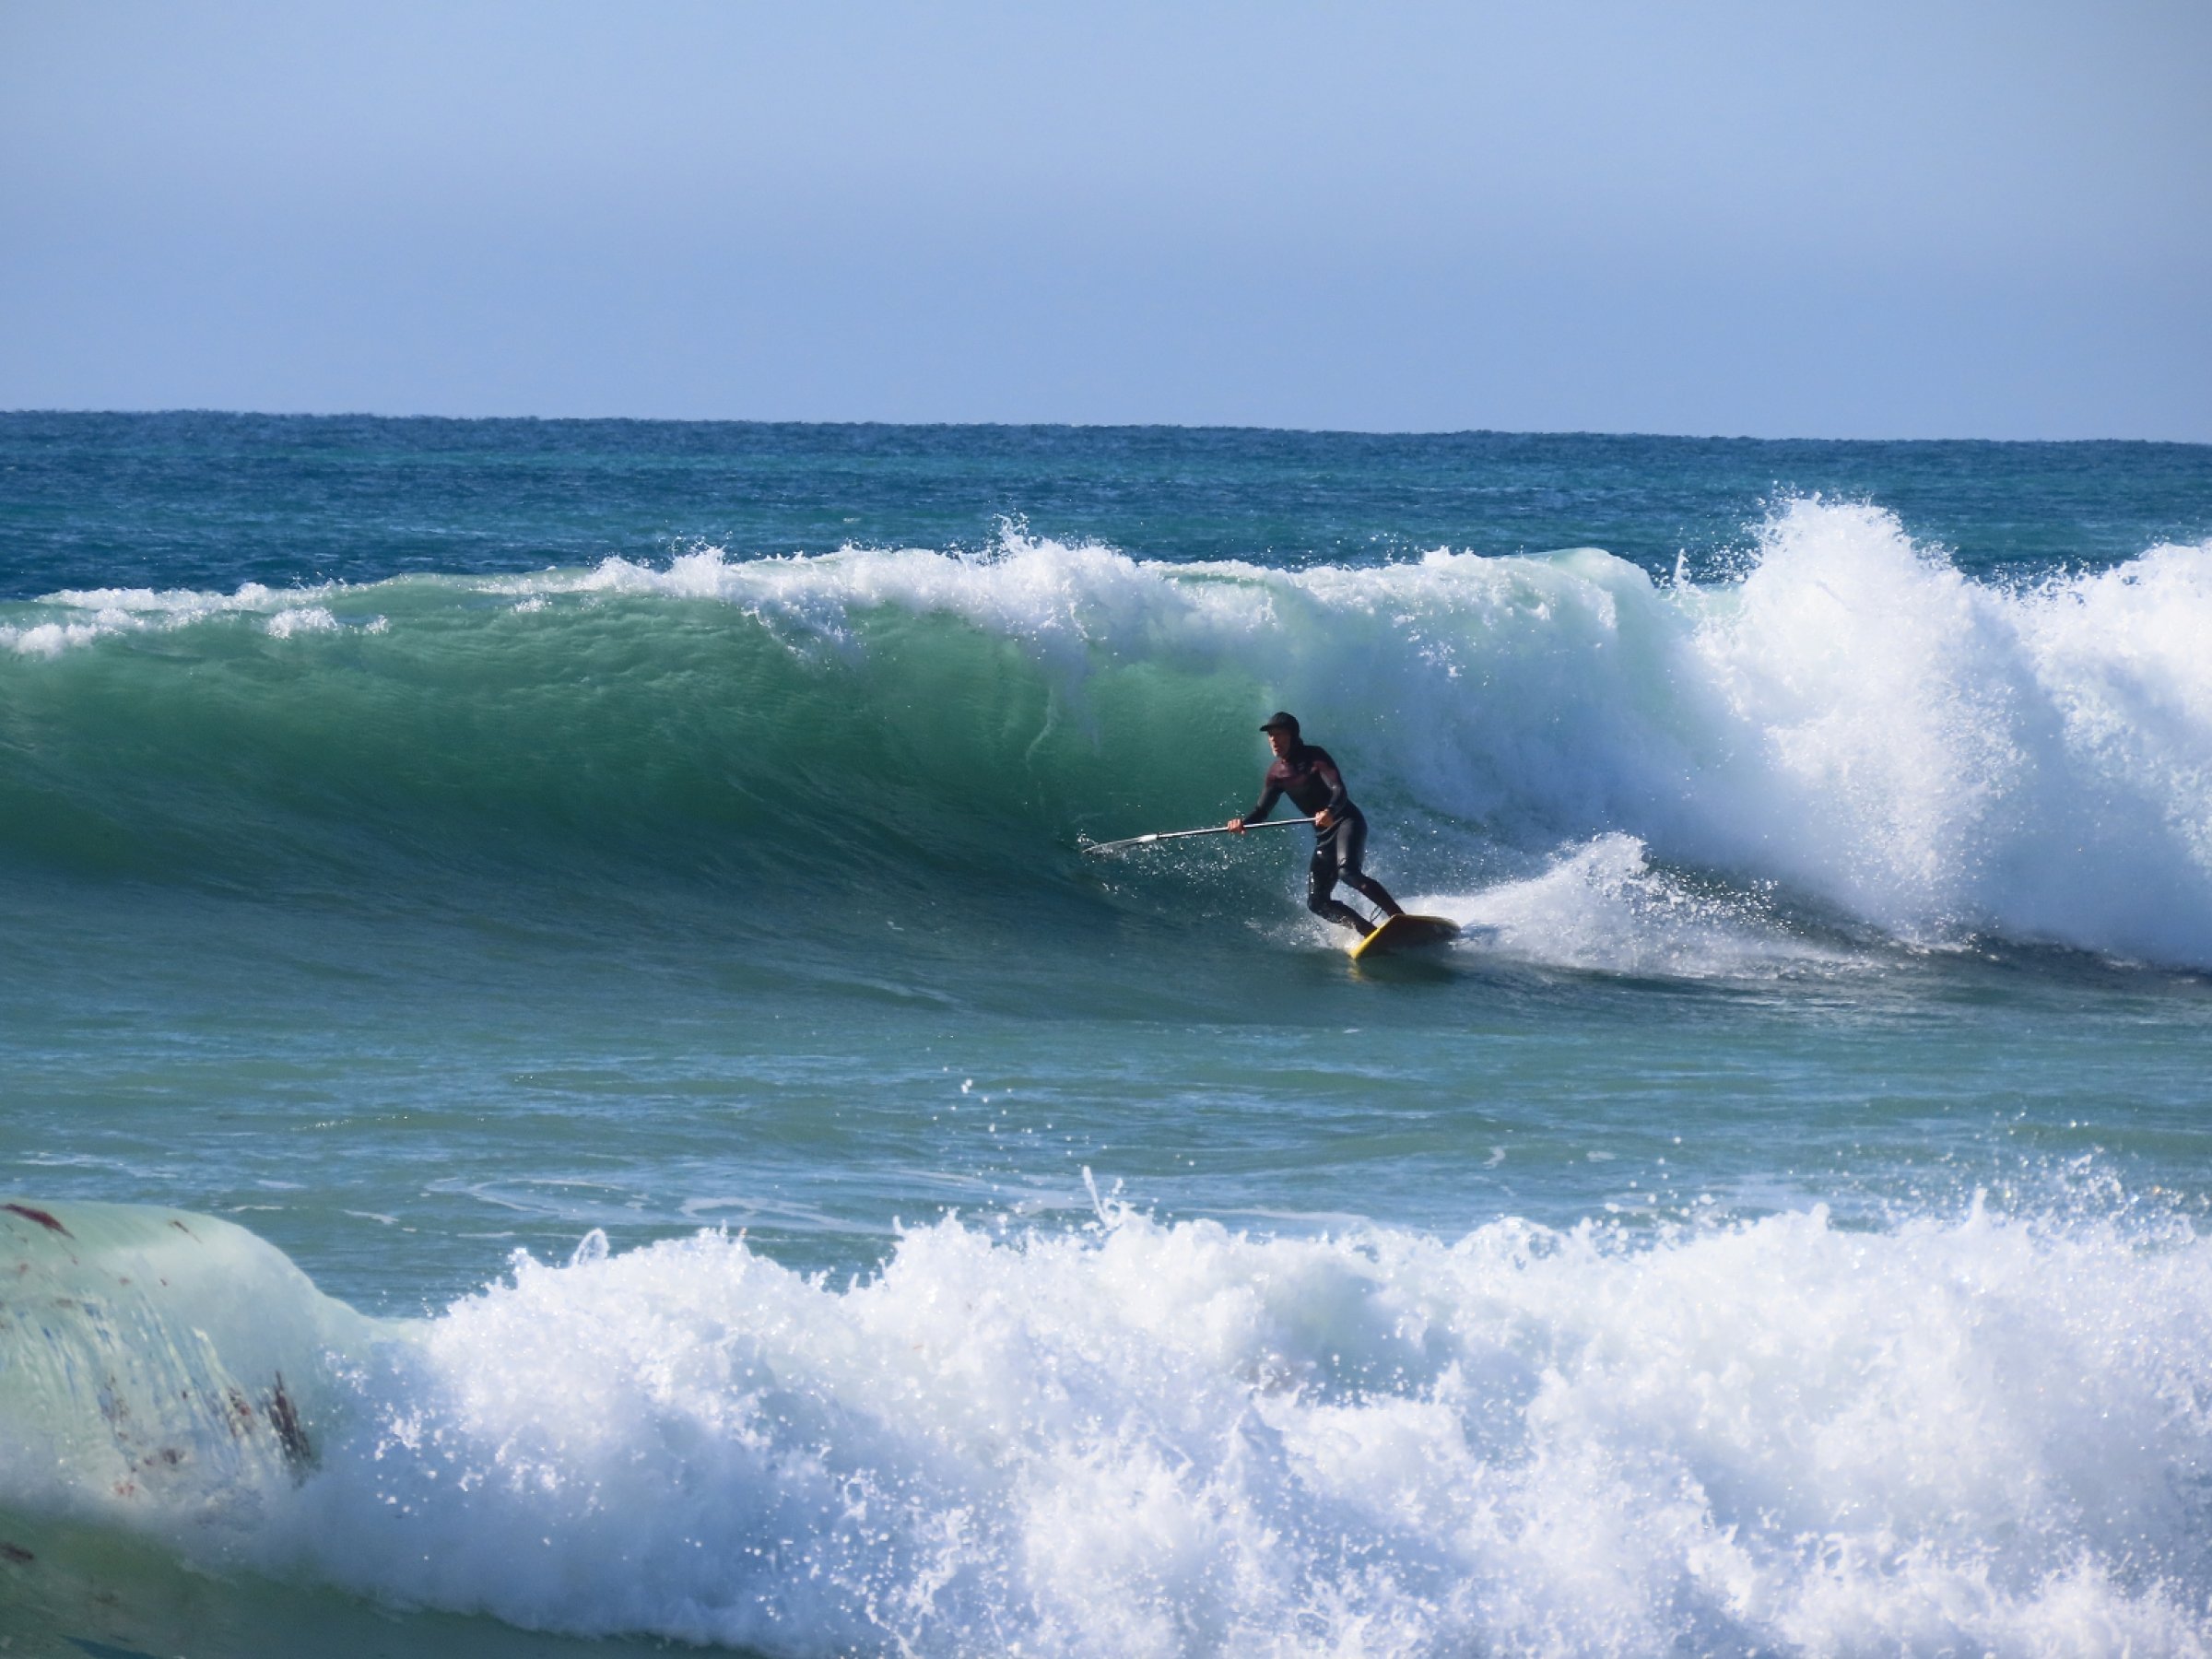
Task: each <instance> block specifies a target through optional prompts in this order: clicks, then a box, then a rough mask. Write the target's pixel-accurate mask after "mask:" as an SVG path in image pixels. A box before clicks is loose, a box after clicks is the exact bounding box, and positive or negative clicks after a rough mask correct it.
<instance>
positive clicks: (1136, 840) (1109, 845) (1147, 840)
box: [1083, 818, 1313, 853]
mask: <svg viewBox="0 0 2212 1659" xmlns="http://www.w3.org/2000/svg"><path fill="white" fill-rule="evenodd" d="M1312 821H1313V820H1312V818H1264V819H1262V820H1261V821H1260V822H1259V823H1256V824H1247V825H1245V826H1244V828H1245V829H1247V830H1288V829H1291V828H1293V827H1295V826H1297V825H1299V824H1310V823H1312ZM1237 833H1239V832H1238V831H1237V830H1231V829H1230V827H1229V826H1228V825H1227V824H1218V825H1216V826H1215V827H1214V828H1213V829H1211V830H1154V831H1153V832H1152V833H1151V834H1149V835H1133V836H1131V837H1130V838H1129V839H1128V840H1127V841H1100V842H1099V843H1098V844H1097V845H1096V846H1090V847H1086V848H1084V849H1083V851H1084V852H1086V853H1119V852H1120V851H1122V849H1123V848H1124V847H1148V846H1150V845H1151V844H1152V843H1153V842H1154V841H1188V840H1189V839H1190V838H1191V837H1192V836H1194V835H1235V834H1237Z"/></svg>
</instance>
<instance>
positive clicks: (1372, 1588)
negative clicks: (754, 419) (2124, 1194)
mask: <svg viewBox="0 0 2212 1659" xmlns="http://www.w3.org/2000/svg"><path fill="white" fill-rule="evenodd" d="M94 1207H97V1206H57V1207H56V1210H55V1213H56V1214H57V1216H58V1218H60V1219H62V1220H63V1221H65V1222H69V1223H72V1224H74V1221H75V1219H76V1213H77V1212H78V1211H79V1210H80V1209H86V1208H94ZM2123 1215H2124V1207H2121V1208H2112V1209H2110V1210H2107V1211H2106V1212H2104V1213H2085V1214H2077V1215H2075V1216H2072V1217H2070V1218H2056V1219H2053V1220H2049V1221H2046V1222H2042V1223H2035V1222H2030V1221H2027V1220H2021V1219H2006V1218H1998V1217H1995V1216H1993V1215H1990V1214H1987V1213H1985V1212H1983V1210H1982V1209H1980V1208H1979V1207H1978V1206H1977V1207H1975V1208H1973V1209H1971V1210H1970V1211H1968V1212H1967V1213H1965V1214H1963V1215H1956V1216H1952V1217H1949V1218H1919V1219H1914V1220H1907V1221H1903V1222H1901V1223H1900V1224H1898V1225H1896V1226H1895V1227H1893V1228H1892V1229H1891V1230H1888V1231H1886V1232H1881V1233H1864V1232H1857V1233H1854V1232H1843V1231H1839V1230H1836V1229H1835V1228H1834V1227H1832V1226H1831V1225H1830V1223H1829V1221H1828V1218H1827V1217H1826V1216H1825V1214H1824V1213H1823V1212H1821V1211H1819V1210H1818V1209H1816V1210H1813V1211H1810V1212H1806V1213H1802V1214H1794V1215H1783V1216H1777V1217H1772V1218H1767V1219H1763V1220H1759V1221H1756V1222H1751V1223H1747V1224H1738V1225H1716V1226H1712V1227H1709V1228H1705V1229H1701V1230H1687V1231H1680V1232H1674V1233H1668V1234H1664V1235H1661V1236H1657V1237H1649V1238H1645V1239H1644V1240H1642V1241H1635V1240H1631V1239H1629V1238H1627V1237H1625V1236H1623V1235H1620V1234H1617V1233H1612V1232H1607V1231H1606V1230H1599V1229H1595V1228H1592V1227H1587V1226H1585V1227H1583V1228H1579V1229H1576V1230H1570V1231H1566V1232H1558V1231H1551V1230H1545V1229H1542V1228H1538V1227H1534V1226H1531V1225H1528V1224H1525V1223H1520V1222H1511V1221H1508V1222H1500V1223H1498V1224H1495V1225H1492V1226H1488V1227H1485V1228H1483V1229H1480V1230H1477V1231H1476V1232H1474V1233H1472V1234H1470V1235H1468V1236H1467V1237H1465V1238H1464V1239H1462V1240H1460V1241H1457V1242H1455V1243H1447V1242H1444V1241H1438V1240H1434V1239H1430V1238H1427V1237H1424V1236H1420V1235H1416V1234H1409V1233H1405V1232H1400V1231H1393V1230H1373V1231H1369V1232H1365V1233H1361V1234H1359V1235H1357V1236H1355V1237H1350V1238H1347V1239H1342V1240H1325V1239H1324V1240H1305V1241H1286V1240H1254V1239H1250V1238H1245V1237H1241V1236H1239V1235H1235V1234H1231V1233H1230V1232H1228V1231H1225V1230H1223V1229H1221V1228H1220V1227H1218V1226H1217V1225H1214V1224H1211V1223H1206V1222H1194V1223H1186V1224H1180V1225H1175V1226H1162V1225H1159V1224H1156V1223H1154V1222H1151V1221H1148V1220H1147V1219H1145V1218H1142V1217H1138V1216H1135V1215H1131V1214H1128V1213H1126V1212H1122V1211H1112V1210H1110V1211H1109V1212H1108V1215H1107V1219H1106V1221H1105V1223H1104V1224H1103V1225H1101V1226H1099V1227H1094V1228H1092V1229H1090V1230H1087V1231H1084V1232H1081V1233H1073V1234H1057V1235H1039V1236H1034V1237H1030V1238H1026V1239H1021V1240H1018V1241H1008V1240H1006V1239H1005V1238H1003V1237H994V1236H993V1234H992V1233H991V1232H990V1231H989V1230H984V1229H978V1228H973V1227H964V1226H961V1225H959V1223H957V1222H953V1221H947V1222H945V1223H942V1224H940V1225H937V1226H935V1227H932V1228H928V1229H925V1230H918V1231H912V1232H909V1233H907V1234H906V1235H904V1237H903V1238H902V1239H901V1241H900V1244H899V1247H898V1250H897V1253H896V1254H895V1255H894V1256H893V1258H892V1259H891V1260H890V1261H889V1262H888V1264H887V1265H886V1266H885V1267H884V1269H883V1271H882V1272H881V1274H880V1275H879V1276H878V1277H875V1278H873V1279H869V1280H865V1281H858V1282H854V1283H852V1284H850V1285H846V1286H836V1285H832V1284H830V1283H826V1282H824V1281H822V1280H819V1279H808V1278H805V1277H800V1276H798V1275H795V1274H794V1273H791V1272H789V1271H787V1270H785V1269H783V1268H781V1267H779V1266H777V1265H774V1264H773V1263H771V1262H769V1261H767V1260H765V1259H763V1258H761V1257H759V1256H758V1255H756V1254H755V1253H752V1252H751V1251H750V1250H748V1249H747V1246H746V1244H745V1242H744V1241H742V1240H741V1239H733V1238H730V1237H727V1236H723V1235H717V1234H712V1233H702V1234H700V1235H698V1236H696V1237H694V1238H691V1239H688V1240H684V1241H671V1242H667V1243H663V1244H659V1245H655V1246H653V1247H651V1248H647V1249H642V1250H639V1251H635V1252H631V1253H626V1254H619V1255H617V1254H612V1253H608V1252H607V1251H606V1248H605V1244H604V1241H602V1240H599V1239H598V1238H597V1237H596V1236H595V1235H594V1238H592V1239H590V1240H587V1241H586V1243H585V1246H584V1247H583V1248H582V1249H580V1250H579V1252H578V1253H577V1255H576V1258H575V1259H574V1260H573V1261H572V1262H571V1263H570V1264H568V1265H565V1266H553V1265H543V1264H538V1263H535V1262H532V1261H529V1260H528V1259H527V1258H523V1259H520V1260H518V1262H517V1265H516V1269H515V1273H514V1277H513V1278H512V1280H511V1281H509V1282H506V1283H503V1284H501V1285H499V1286H495V1287H493V1288H489V1289H488V1290H487V1291H485V1292H484V1293H482V1294H481V1295H478V1296H476V1297H472V1298H469V1299H466V1300H464V1301H462V1302H459V1303H457V1304H455V1305H454V1306H453V1308H451V1309H450V1310H448V1311H447V1312H446V1313H445V1314H443V1315H442V1316H441V1317H440V1318H437V1319H435V1320H431V1321H428V1322H415V1323H402V1324H388V1325H383V1326H379V1327H377V1328H376V1329H375V1330H374V1331H373V1332H371V1333H370V1334H368V1335H359V1334H356V1335H345V1334H343V1333H340V1334H338V1336H337V1339H336V1340H335V1341H333V1342H332V1345H331V1346H330V1347H329V1348H328V1349H327V1350H326V1352H327V1354H328V1358H327V1359H325V1360H324V1363H323V1365H322V1367H321V1376H320V1379H319V1380H318V1381H317V1382H316V1383H315V1384H314V1387H313V1390H312V1397H313V1398H314V1399H315V1400H316V1401H317V1406H316V1408H315V1414H314V1417H313V1419H312V1422H310V1423H309V1424H308V1425H307V1429H308V1431H309V1432H311V1433H312V1436H313V1438H314V1444H315V1447H316V1452H315V1462H314V1465H313V1467H312V1470H311V1471H310V1472H308V1473H307V1474H306V1475H305V1477H304V1478H303V1479H301V1480H300V1482H299V1483H298V1484H297V1485H292V1484H289V1483H288V1482H282V1481H278V1482H273V1483H270V1485H269V1487H268V1488H267V1489H266V1493H265V1507H263V1508H256V1509H253V1510H250V1511H241V1510H239V1509H236V1508H233V1509H230V1510H228V1511H220V1512H218V1511H214V1510H211V1509H209V1507H208V1506H206V1505H205V1504H201V1503H198V1502H196V1501H195V1500H194V1496H193V1494H192V1493H191V1492H190V1491H188V1490H185V1489H182V1488H172V1489H166V1490H163V1491H161V1492H148V1491H141V1492H139V1493H136V1494H134V1495H132V1496H130V1497H128V1498H124V1497H120V1496H117V1495H116V1494H115V1493H114V1492H112V1490H111V1489H109V1488H104V1487H98V1488H88V1489H84V1490H82V1491H78V1492H76V1493H74V1494H65V1495H63V1498H62V1500H63V1501H65V1502H68V1503H71V1504H73V1505H75V1506H76V1509H77V1510H78V1511H79V1512H88V1513H91V1514H95V1515H99V1516H102V1517H105V1518H107V1519H109V1520H111V1521H114V1522H121V1523H124V1524H132V1525H135V1526H136V1527H140V1528H144V1529H148V1530H152V1531H155V1532H158V1533H160V1534H161V1535H166V1536H169V1537H171V1538H172V1539H174V1540H175V1541H176V1543H177V1545H178V1547H182V1548H183V1549H184V1550H186V1551H187V1552H188V1553H194V1554H197V1555H199V1556H202V1557H212V1558H215V1559H222V1560H227V1561H229V1562H230V1563H231V1564H232V1565H234V1566H235V1565H239V1564H242V1563H255V1564H258V1565H259V1566H260V1567H262V1568H264V1569H265V1570H269V1571H279V1572H283V1573H288V1574H292V1573H309V1574H312V1575H314V1576H317V1577H320V1578H323V1579H324V1580H326V1581H328V1582H331V1583H337V1584H340V1585H345V1586H349V1587H351V1588H353V1589H356V1590H359V1591H361V1592H364V1593H368V1594H373V1595H377V1596H381V1597H385V1598H391V1599H397V1600H402V1601H406V1602H408V1603H412V1604H417V1605H427V1606H438V1607H446V1608H452V1609H456V1610H482V1611H488V1612H489V1613H492V1614H494V1615H496V1616H497V1617H499V1618H502V1619H505V1620H508V1621H510V1622H512V1623H515V1624H520V1625H524V1626H527V1627H531V1628H535V1629H541V1630H558V1631H568V1632H572V1633H578V1634H593V1633H601V1632H618V1631H629V1632H636V1633H650V1634H658V1635H661V1636H665V1637H669V1638H673V1639H678V1640H684V1641H724V1642H738V1643H749V1644H752V1645H754V1646H756V1647H758V1648H759V1649H761V1650H763V1651H765V1652H768V1653H779V1654H794V1655H800V1654H827V1653H841V1652H852V1651H878V1650H880V1651H887V1652H899V1653H919V1654H972V1653H1009V1652H1026V1653H1067V1654H1079V1655H1087V1654H1099V1655H1109V1654H1110V1655H1117V1656H1121V1655H1151V1654H1160V1655H1167V1654H1192V1653H1240V1654H1241V1653H1263V1654H1323V1653H1330V1654H1335V1653H1366V1654H1374V1655H1429V1654H1445V1653H1465V1652H1468V1651H1485V1650H1502V1651H1512V1652H1528V1653H1622V1654H1630V1653H1635V1654H1641V1653H1654V1652H1665V1651H1695V1652H1700V1653H1750V1652H1753V1651H1763V1652H1774V1651H1783V1652H1806V1653H1830V1652H1839V1651H1867V1650H1879V1651H1888V1652H1896V1651H1902V1652H1909V1653H1943V1652H1955V1651H1960V1650H1968V1651H1974V1652H1982V1653H2007V1654H2009V1653H2019V1654H2029V1653H2055V1652H2067V1653H2081V1652H2120V1651H2132V1652H2136V1653H2202V1652H2205V1651H2206V1638H2207V1631H2206V1621H2205V1616H2204V1612H2203V1609H2204V1608H2205V1606H2206V1603H2207V1596H2208V1595H2212V1526H2207V1522H2212V1508H2208V1505H2212V1499H2208V1498H2207V1492H2208V1491H2212V1416H2208V1407H2207V1405H2206V1402H2207V1401H2212V1246H2207V1245H2206V1242H2205V1241H2202V1240H2200V1239H2198V1238H2197V1237H2196V1236H2195V1235H2194V1233H2193V1232H2191V1231H2190V1230H2188V1229H2187V1227H2186V1226H2184V1225H2182V1224H2179V1223H2174V1224H2171V1225H2169V1226H2167V1227H2166V1228H2165V1229H2163V1230H2160V1229H2159V1228H2158V1227H2154V1226H2148V1225H2145V1224H2141V1223H2132V1224H2131V1223H2128V1222H2126V1221H2124V1220H2123V1219H2122V1216H2123ZM194 1225H195V1226H197V1225H202V1224H201V1223H197V1222H195V1223H194ZM205 1225H206V1226H208V1227H211V1228H220V1227H221V1224H220V1223H207V1224H205ZM229 1233H235V1230H227V1232H226V1236H228V1234H229ZM240 1236H241V1237H242V1235H240ZM11 1241H13V1240H12V1239H11ZM16 1242H18V1247H19V1248H21V1247H26V1246H25V1245H24V1244H23V1243H22V1242H21V1241H16ZM38 1242H39V1241H37V1240H35V1239H34V1240H30V1241H29V1245H28V1247H32V1248H35V1247H36V1245H37V1243H38ZM226 1248H228V1246H226ZM241 1248H242V1246H241ZM262 1248H264V1249H265V1247H262ZM311 1297H312V1290H300V1291H295V1292H294V1296H293V1305H294V1306H295V1307H298V1306H304V1305H309V1304H308V1303H307V1302H306V1301H305V1300H303V1299H305V1298H311ZM193 1312H194V1307H193V1304H192V1303H191V1302H190V1301H189V1300H187V1301H186V1302H184V1303H182V1305H180V1306H179V1307H177V1308H176V1309H175V1310H173V1314H172V1317H173V1318H174V1319H175V1320H176V1321H177V1322H179V1323H180V1324H183V1323H188V1322H189V1321H190V1319H191V1317H192V1315H193ZM292 1363H293V1364H294V1365H306V1364H308V1363H309V1360H308V1358H307V1357H305V1356H300V1357H296V1358H295V1359H294V1360H293V1361H292ZM288 1374H290V1371H289V1369H288Z"/></svg>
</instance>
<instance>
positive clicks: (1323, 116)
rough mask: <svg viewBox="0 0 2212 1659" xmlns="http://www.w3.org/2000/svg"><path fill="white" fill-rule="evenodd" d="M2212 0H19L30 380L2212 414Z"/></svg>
mask: <svg viewBox="0 0 2212 1659" xmlns="http://www.w3.org/2000/svg"><path fill="white" fill-rule="evenodd" d="M2208 70H2212V4H2207V3H2206V0H2142V3H2136V0H2104V3H2101V4H2091V3H2088V0H2084V3H2081V4H2063V5H2062V4H2049V3H2046V0H2009V3H1999V0H1977V3H1973V4H1968V3H1964V0H1911V3H1909V4H1892V3H1891V0H1856V3H1854V4H1849V5H1829V4H1823V3H1820V0H1807V3H1805V4H1789V3H1787V0H1758V3H1756V4H1738V3H1735V0H1682V3H1680V4H1671V5H1658V4H1648V5H1624V4H1609V3H1602V0H1545V3H1537V0H1514V3H1512V4H1510V5H1490V4H1486V3H1482V0H1470V3H1467V4H1460V5H1418V4H1413V5H1383V4H1369V5H1343V6H1335V5H1327V6H1324V5H1301V4H1296V3H1294V0H1284V3H1282V4H1277V5H1271V6H1262V5H1226V4H1224V5H1212V4H1206V0H1184V3H1182V4H1167V5H1151V4H1147V3H1145V0H1129V3H1125V4H1115V5H1104V4H1100V5H1050V4H1041V3H1038V0H1031V3H1030V4H1026V5H1015V4H1006V5H996V4H982V3H978V0H940V3H939V4H935V5H921V4H913V5H881V4H870V3H868V0H853V3H852V4H816V5H810V6H800V5H796V4H793V5H780V6H770V5H745V4H737V3H735V0H729V3H725V4H712V5H709V4H694V3H690V0H633V3H630V4H624V5H616V4H612V3H609V4H603V5H579V4H571V3H567V0H531V3H529V4H485V3H472V0H447V3H442V4H428V3H418V0H377V3H376V4H374V5H366V4H359V5H357V4H337V3H331V4H241V5H231V4H217V3H213V0H171V3H168V4H139V3H132V0H76V3H73V4H61V3H59V0H0V408H18V409H20V408H111V409H147V408H178V407H205V408H227V409H258V410H271V411H324V412H337V411H367V412H377V413H385V414H446V415H540V416H582V415H590V416H654V417H677V418H747V419H799V420H895V421H1070V422H1082V423H1096V422H1115V423H1119V422H1164V423H1175V424H1231V425H1257V426H1276V427H1303V428H1336V429H1365V430H1386V431H1389V430H1396V431H1405V430H1428V431H1433V430H1458V429H1477V428H1480V429H1503V430H1531V431H1535V430H1542V431H1561V430H1600V431H1646V432H1680V433H1700V434H1750V435H1757V436H1768V437H1785V436H1795V437H1902V438H1909V437H1988V438H2107V437H2109V438H2164V439H2181V440H2187V441H2200V442H2201V441H2212V90H2207V87H2208V85H2212V83H2208V82H2207V71H2208Z"/></svg>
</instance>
